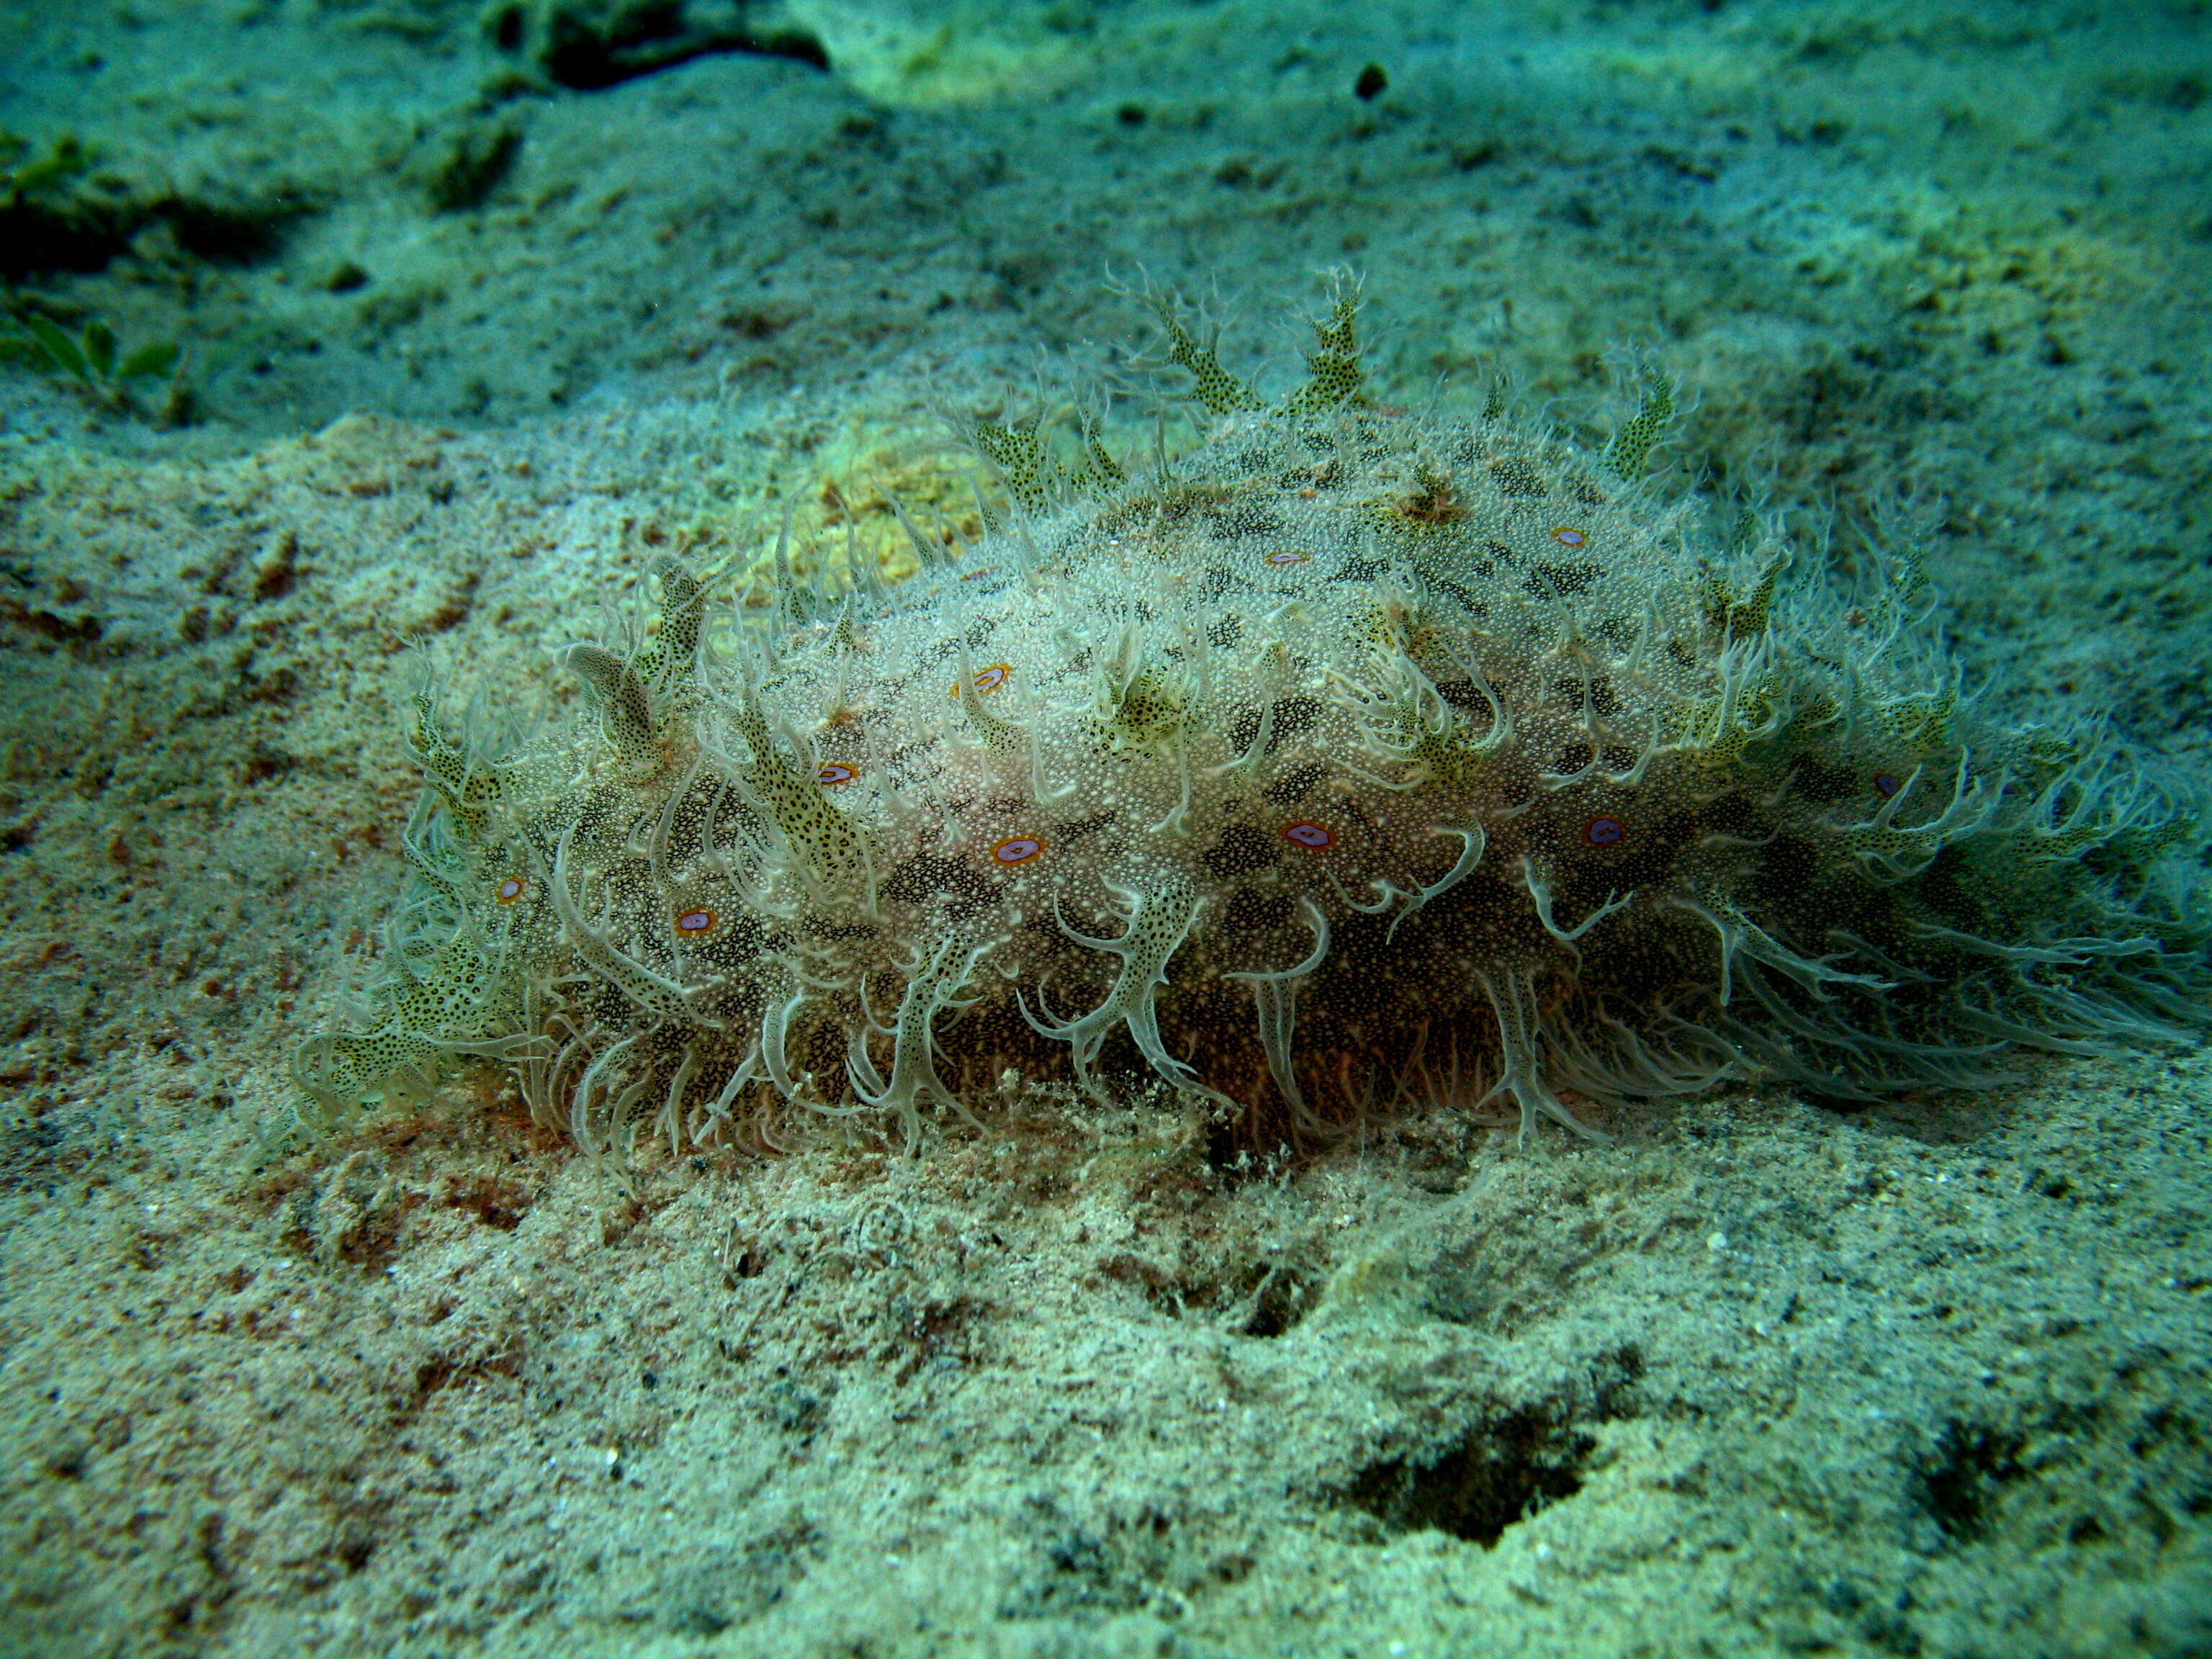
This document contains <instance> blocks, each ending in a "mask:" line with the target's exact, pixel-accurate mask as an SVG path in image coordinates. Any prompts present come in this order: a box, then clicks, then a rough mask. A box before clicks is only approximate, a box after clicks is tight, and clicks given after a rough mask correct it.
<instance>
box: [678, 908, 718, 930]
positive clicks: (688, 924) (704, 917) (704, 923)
mask: <svg viewBox="0 0 2212 1659" xmlns="http://www.w3.org/2000/svg"><path fill="white" fill-rule="evenodd" d="M676 931H677V932H678V933H682V934H684V936H685V937H687V938H694V939H696V937H697V936H698V935H700V934H701V933H713V932H714V912H713V911H712V910H709V909H708V908H707V907H706V906H705V905H703V904H702V905H701V906H700V907H699V908H697V909H696V910H686V911H684V913H683V915H679V916H678V917H677V918H676Z"/></svg>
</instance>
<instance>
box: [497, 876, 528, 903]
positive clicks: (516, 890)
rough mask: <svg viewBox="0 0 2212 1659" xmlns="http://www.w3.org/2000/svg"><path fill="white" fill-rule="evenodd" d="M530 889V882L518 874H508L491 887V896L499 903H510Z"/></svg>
mask: <svg viewBox="0 0 2212 1659" xmlns="http://www.w3.org/2000/svg"><path fill="white" fill-rule="evenodd" d="M529 890H530V884H529V883H528V882H526V881H525V880H523V878H521V877H520V876H509V877H508V878H507V879H506V880H505V881H503V882H501V883H500V884H499V885H498V886H496V887H495V888H493V889H492V896H493V897H494V898H495V899H497V900H498V901H499V902H501V904H512V903H513V902H515V900H517V899H519V898H520V897H521V896H523V895H524V894H525V893H526V892H528V891H529Z"/></svg>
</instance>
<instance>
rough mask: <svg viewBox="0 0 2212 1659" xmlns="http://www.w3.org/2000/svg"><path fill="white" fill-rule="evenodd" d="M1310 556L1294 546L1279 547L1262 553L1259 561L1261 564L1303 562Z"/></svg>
mask: <svg viewBox="0 0 2212 1659" xmlns="http://www.w3.org/2000/svg"><path fill="white" fill-rule="evenodd" d="M1309 558H1310V555H1308V554H1304V553H1301V552H1299V551H1298V550H1297V549H1296V548H1291V547H1279V548H1277V549H1276V550H1274V551H1273V553H1266V554H1262V555H1261V560H1260V562H1261V563H1262V564H1304V563H1305V562H1307V561H1308V559H1309Z"/></svg>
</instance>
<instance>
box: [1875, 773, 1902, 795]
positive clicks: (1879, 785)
mask: <svg viewBox="0 0 2212 1659" xmlns="http://www.w3.org/2000/svg"><path fill="white" fill-rule="evenodd" d="M1904 787H1905V780H1904V779H1902V778H1900V777H1899V776H1898V775H1897V774H1896V773H1894V772H1877V773H1875V775H1874V792H1875V794H1877V795H1880V796H1881V798H1882V799H1884V800H1887V799H1889V798H1890V797H1891V796H1892V795H1893V794H1895V793H1897V792H1898V791H1899V790H1900V789H1902V788H1904Z"/></svg>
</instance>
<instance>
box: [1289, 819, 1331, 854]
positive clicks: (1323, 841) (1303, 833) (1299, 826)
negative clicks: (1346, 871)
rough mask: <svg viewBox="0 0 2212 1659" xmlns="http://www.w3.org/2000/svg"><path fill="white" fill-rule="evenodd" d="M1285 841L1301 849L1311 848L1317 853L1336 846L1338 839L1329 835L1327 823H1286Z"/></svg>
mask: <svg viewBox="0 0 2212 1659" xmlns="http://www.w3.org/2000/svg"><path fill="white" fill-rule="evenodd" d="M1283 839H1284V840H1285V841H1287V842H1296V843H1297V845H1299V846H1300V847H1310V848H1313V849H1314V850H1315V851H1316V852H1319V851H1320V850H1321V849H1322V848H1324V847H1334V845H1335V844H1336V837H1335V836H1332V835H1330V834H1329V833H1328V825H1327V824H1325V823H1286V824H1285V825H1284V826H1283Z"/></svg>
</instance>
